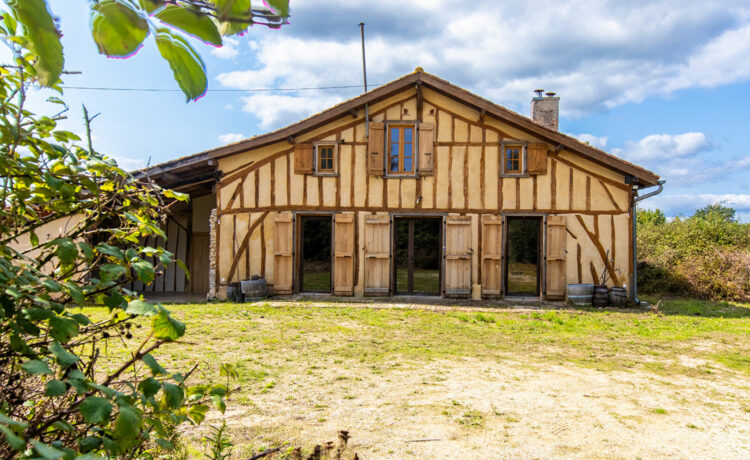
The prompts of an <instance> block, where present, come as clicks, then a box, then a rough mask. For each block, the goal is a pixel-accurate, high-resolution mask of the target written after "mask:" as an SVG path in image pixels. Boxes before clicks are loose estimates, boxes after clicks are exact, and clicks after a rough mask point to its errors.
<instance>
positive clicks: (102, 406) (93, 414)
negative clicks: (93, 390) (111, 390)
mask: <svg viewBox="0 0 750 460" xmlns="http://www.w3.org/2000/svg"><path fill="white" fill-rule="evenodd" d="M112 408H113V406H112V403H111V402H109V400H107V399H106V398H102V397H100V396H89V397H88V398H86V399H84V400H83V402H82V403H81V405H80V406H79V407H78V412H80V413H81V415H82V416H83V419H84V420H86V421H87V422H88V423H93V424H96V425H101V424H104V423H107V421H108V420H109V416H110V414H112Z"/></svg>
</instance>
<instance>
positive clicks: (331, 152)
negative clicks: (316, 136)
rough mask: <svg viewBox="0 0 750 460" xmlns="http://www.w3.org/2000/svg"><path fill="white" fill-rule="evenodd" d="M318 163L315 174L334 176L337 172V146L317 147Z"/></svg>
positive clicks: (320, 145) (323, 145) (325, 145)
mask: <svg viewBox="0 0 750 460" xmlns="http://www.w3.org/2000/svg"><path fill="white" fill-rule="evenodd" d="M315 149H316V154H317V156H316V158H317V159H316V162H315V172H317V173H322V174H333V173H335V172H336V170H335V158H336V146H335V145H331V144H319V145H316V146H315Z"/></svg>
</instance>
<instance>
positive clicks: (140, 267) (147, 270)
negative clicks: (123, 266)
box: [132, 260, 155, 284]
mask: <svg viewBox="0 0 750 460" xmlns="http://www.w3.org/2000/svg"><path fill="white" fill-rule="evenodd" d="M132 267H133V271H134V272H135V276H137V277H138V279H139V280H141V281H143V283H144V284H150V283H151V282H152V281H153V280H154V276H155V275H154V266H153V265H152V264H151V262H148V261H146V260H141V261H138V262H136V263H134V264H133V265H132Z"/></svg>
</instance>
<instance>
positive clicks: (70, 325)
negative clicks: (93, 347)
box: [49, 316, 78, 343]
mask: <svg viewBox="0 0 750 460" xmlns="http://www.w3.org/2000/svg"><path fill="white" fill-rule="evenodd" d="M49 325H50V335H51V336H52V338H54V339H55V340H58V341H60V342H62V343H65V342H67V341H68V340H70V339H71V338H73V337H75V336H77V335H78V323H77V322H76V321H75V320H72V319H70V318H61V317H59V316H53V317H51V318H50V319H49Z"/></svg>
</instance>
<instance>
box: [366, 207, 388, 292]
mask: <svg viewBox="0 0 750 460" xmlns="http://www.w3.org/2000/svg"><path fill="white" fill-rule="evenodd" d="M390 256H391V219H390V217H389V216H387V215H378V216H372V215H370V216H366V217H365V260H364V264H365V295H388V294H389V293H390V286H389V284H390V283H389V282H388V281H389V278H390V277H389V276H388V274H389V268H390Z"/></svg>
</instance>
